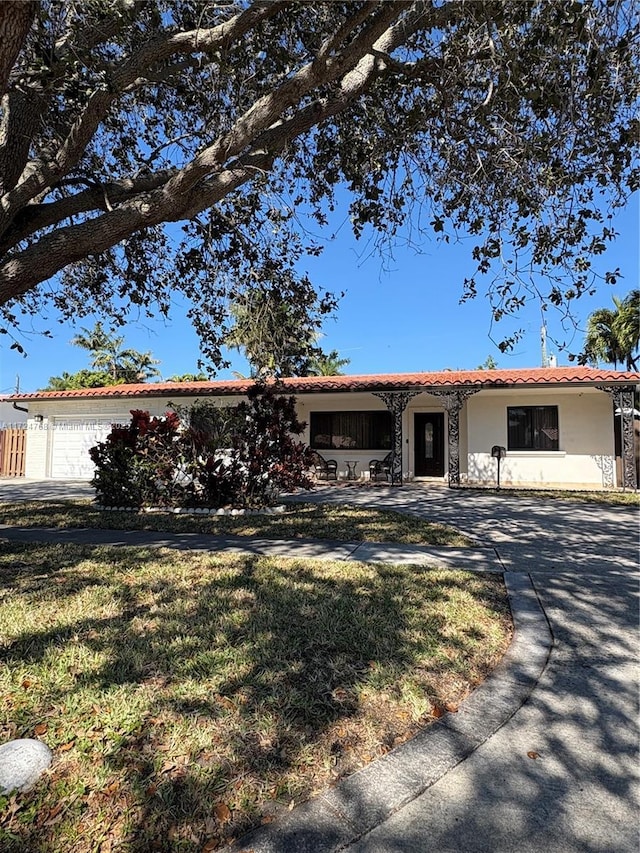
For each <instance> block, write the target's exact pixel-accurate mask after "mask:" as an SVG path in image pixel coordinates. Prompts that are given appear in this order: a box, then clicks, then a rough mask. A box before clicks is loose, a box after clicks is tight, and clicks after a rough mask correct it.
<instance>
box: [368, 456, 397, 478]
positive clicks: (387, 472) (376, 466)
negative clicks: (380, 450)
mask: <svg viewBox="0 0 640 853" xmlns="http://www.w3.org/2000/svg"><path fill="white" fill-rule="evenodd" d="M392 457H393V454H392V453H387V455H386V456H385V457H384V459H372V460H371V461H370V462H369V477H370V479H371V480H373V481H374V482H375V481H376V480H381V479H382V478H383V477H384V479H385V480H389V477H390V476H391V459H392Z"/></svg>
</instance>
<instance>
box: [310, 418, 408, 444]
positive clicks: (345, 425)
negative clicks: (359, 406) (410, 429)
mask: <svg viewBox="0 0 640 853" xmlns="http://www.w3.org/2000/svg"><path fill="white" fill-rule="evenodd" d="M309 420H310V428H311V447H312V448H313V449H314V450H391V434H392V431H393V422H392V419H391V413H390V412H311V414H310V418H309Z"/></svg>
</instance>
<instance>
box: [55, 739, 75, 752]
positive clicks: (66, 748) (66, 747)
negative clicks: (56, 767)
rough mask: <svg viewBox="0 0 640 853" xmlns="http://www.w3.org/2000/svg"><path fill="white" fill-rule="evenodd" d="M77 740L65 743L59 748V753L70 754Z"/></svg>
mask: <svg viewBox="0 0 640 853" xmlns="http://www.w3.org/2000/svg"><path fill="white" fill-rule="evenodd" d="M74 743H75V740H70V741H69V742H68V743H63V744H61V745H60V746H59V747H58V752H68V751H69V750H70V749H71V747H72V746H73V745H74Z"/></svg>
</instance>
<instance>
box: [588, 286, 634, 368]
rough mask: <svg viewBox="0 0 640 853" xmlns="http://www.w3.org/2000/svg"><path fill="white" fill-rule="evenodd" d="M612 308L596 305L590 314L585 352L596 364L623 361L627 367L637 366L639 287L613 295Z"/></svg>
mask: <svg viewBox="0 0 640 853" xmlns="http://www.w3.org/2000/svg"><path fill="white" fill-rule="evenodd" d="M613 304H614V305H615V308H614V309H611V308H598V309H597V310H596V311H594V312H593V314H591V315H590V316H589V319H588V321H587V334H586V337H585V342H584V354H585V356H586V359H587V361H589V363H591V364H594V365H596V366H597V364H598V362H599V361H603V362H605V363H606V364H613V365H614V367H617V366H618V364H623V365H624V366H625V367H626V369H627V370H637V369H638V358H639V355H638V347H639V346H640V290H631V291H630V292H629V293H628V294H627V295H626V296H625V298H624V299H618V298H617V297H616V296H614V297H613Z"/></svg>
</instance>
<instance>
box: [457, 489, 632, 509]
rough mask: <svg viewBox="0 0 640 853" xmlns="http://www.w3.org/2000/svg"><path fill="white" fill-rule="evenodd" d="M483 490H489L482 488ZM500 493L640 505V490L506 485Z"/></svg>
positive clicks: (601, 503)
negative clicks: (515, 486)
mask: <svg viewBox="0 0 640 853" xmlns="http://www.w3.org/2000/svg"><path fill="white" fill-rule="evenodd" d="M465 490H468V491H479V490H477V489H474V488H473V487H471V486H469V487H465ZM481 491H487V490H486V489H482V490H481ZM492 491H493V492H494V493H496V494H499V495H500V496H501V497H503V498H505V497H507V495H508V496H509V497H515V498H518V497H524V498H541V499H543V500H552V501H555V500H557V501H573V502H575V503H588V504H599V505H600V506H640V492H595V491H594V492H590V491H586V490H585V491H582V490H577V489H576V490H573V491H571V490H567V491H564V490H562V489H519V488H511V487H509V486H506V487H504V488H502V489H501V490H500V492H495V489H494V490H492Z"/></svg>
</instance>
